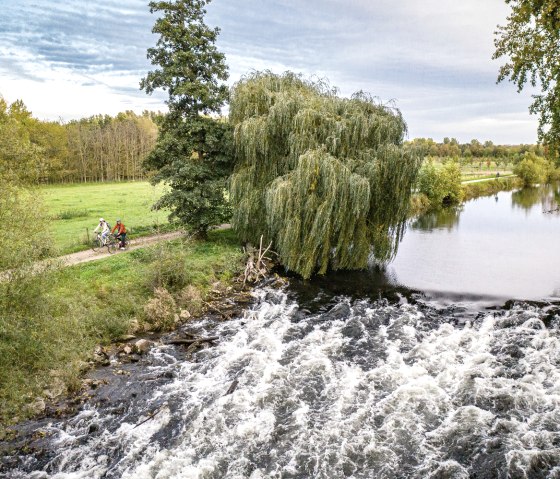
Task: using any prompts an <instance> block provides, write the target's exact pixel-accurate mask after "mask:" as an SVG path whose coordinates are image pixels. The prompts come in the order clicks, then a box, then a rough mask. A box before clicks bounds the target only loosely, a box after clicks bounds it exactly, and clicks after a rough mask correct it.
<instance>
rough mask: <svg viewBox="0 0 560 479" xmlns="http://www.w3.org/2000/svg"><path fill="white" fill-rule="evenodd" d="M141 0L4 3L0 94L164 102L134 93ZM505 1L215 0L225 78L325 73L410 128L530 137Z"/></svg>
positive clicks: (76, 108)
mask: <svg viewBox="0 0 560 479" xmlns="http://www.w3.org/2000/svg"><path fill="white" fill-rule="evenodd" d="M145 3H146V2H145V1H144V0H118V1H117V0H98V1H97V2H94V3H91V2H84V1H82V0H67V1H62V0H21V1H19V2H13V3H10V4H8V5H6V6H5V7H4V10H3V13H4V14H5V15H6V16H7V17H9V18H10V19H11V22H9V23H5V24H3V25H0V93H2V94H3V95H4V96H6V97H7V99H8V100H10V101H12V100H14V99H15V98H22V99H23V100H24V101H25V102H26V103H27V104H28V105H29V107H30V109H31V110H32V111H33V112H34V113H35V114H36V115H38V116H39V117H45V118H58V117H63V118H65V119H70V118H77V117H81V116H87V115H91V114H94V113H110V114H114V113H116V112H118V111H121V110H123V109H133V110H136V111H140V110H142V109H150V108H151V109H162V108H163V107H164V105H163V99H164V98H165V95H164V94H163V93H161V94H159V95H155V96H154V97H148V96H146V95H144V94H143V93H142V92H139V91H138V90H137V88H138V82H139V80H140V78H141V77H142V76H144V75H145V73H146V72H147V71H148V69H149V68H150V65H149V64H148V62H147V60H146V55H145V52H146V48H148V47H149V46H151V45H153V44H154V43H155V40H156V39H155V38H154V37H153V36H152V35H151V33H150V30H151V26H152V24H153V21H154V17H153V16H151V15H150V14H149V12H148V10H147V7H146V5H145ZM507 13H508V7H507V5H506V4H505V2H504V1H503V0H463V1H461V2H458V1H456V0H424V1H422V2H419V1H417V0H399V1H397V2H395V1H394V0H375V1H374V0H306V1H305V2H302V1H300V0H276V1H272V0H236V1H235V2H230V1H227V0H214V1H213V2H212V3H211V4H210V5H209V12H208V17H207V19H208V22H209V23H210V24H215V25H219V26H220V27H221V29H222V33H221V35H220V37H219V48H220V49H222V50H223V51H225V52H226V54H227V60H228V63H229V65H230V72H231V78H230V83H233V82H235V81H237V80H238V79H239V78H240V77H241V76H242V75H243V74H245V73H247V72H248V71H250V70H254V69H255V70H263V69H271V70H273V71H276V72H282V71H285V70H288V69H290V70H294V71H298V72H303V73H304V74H306V75H318V76H324V77H327V78H329V79H330V80H331V83H332V84H333V85H336V86H338V87H340V90H341V92H342V94H345V95H349V94H351V93H352V92H354V91H356V90H365V91H369V92H370V93H372V94H374V95H377V96H378V97H380V98H381V99H382V100H390V99H396V100H397V105H398V106H399V107H400V108H401V110H402V111H403V114H404V116H405V118H406V120H407V122H408V125H409V131H410V136H411V137H414V136H431V137H434V138H435V139H441V138H442V137H444V136H454V137H457V138H458V139H460V140H461V141H468V140H470V139H471V138H473V137H477V138H480V139H491V140H493V141H495V142H503V143H516V142H531V141H534V140H535V137H536V119H535V118H534V117H531V116H530V115H529V113H528V105H529V103H530V101H531V99H530V98H529V95H527V94H523V95H518V94H517V93H516V91H515V88H514V87H513V86H512V85H509V84H503V85H498V86H497V85H496V84H495V80H496V76H497V70H498V67H499V63H498V62H494V61H492V60H491V55H492V52H493V32H494V30H495V28H496V25H497V24H498V23H504V22H505V19H506V16H507Z"/></svg>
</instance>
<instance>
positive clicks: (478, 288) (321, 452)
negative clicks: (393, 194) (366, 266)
mask: <svg viewBox="0 0 560 479" xmlns="http://www.w3.org/2000/svg"><path fill="white" fill-rule="evenodd" d="M555 198H558V190H557V189H556V188H540V189H535V190H525V191H523V192H513V193H511V192H507V193H506V192H504V193H500V194H498V195H497V198H495V197H490V198H481V199H478V200H475V201H472V202H469V203H467V204H465V205H464V206H463V207H462V208H459V209H456V210H453V211H446V212H443V213H439V214H434V215H429V216H425V217H423V218H421V219H419V220H417V221H415V222H413V223H411V225H410V226H409V229H408V232H407V234H406V236H405V239H404V240H403V243H402V247H401V249H400V251H399V254H398V255H397V258H396V259H395V261H394V263H393V264H392V265H391V266H390V267H389V268H388V269H387V270H386V271H375V270H372V271H371V272H362V273H338V274H332V275H328V276H327V277H324V278H318V279H315V280H312V281H309V282H303V281H299V280H297V279H292V280H291V281H290V285H289V286H286V287H284V288H282V289H272V288H266V287H264V288H260V289H257V290H256V291H255V293H254V295H255V303H254V305H253V306H252V307H251V308H249V309H247V310H246V311H245V312H244V313H243V314H242V315H241V316H239V317H237V318H235V319H233V320H231V321H228V322H215V321H212V320H211V319H208V320H205V321H202V322H200V323H199V324H197V325H196V326H192V327H193V328H196V330H197V332H198V333H204V334H208V335H216V336H220V338H221V340H220V341H219V343H218V344H217V345H216V346H215V347H213V348H210V349H206V350H203V351H201V352H199V353H197V354H196V355H195V357H194V358H193V360H192V361H186V360H184V359H183V358H182V356H181V354H180V353H179V348H180V347H178V346H162V347H158V348H156V349H153V350H152V351H151V352H150V353H149V355H148V356H147V357H145V358H144V359H143V364H140V365H134V366H130V369H129V371H128V372H129V374H130V376H121V378H123V379H121V383H120V386H118V387H113V388H112V389H111V388H109V389H108V390H107V391H106V392H105V393H104V394H105V395H106V397H104V398H101V399H102V400H101V399H99V398H98V399H97V400H96V401H90V402H88V403H86V404H85V406H84V407H83V408H82V409H81V411H79V412H78V413H77V414H76V415H74V416H72V417H70V418H67V419H64V420H57V419H54V418H47V419H45V420H43V421H41V422H39V423H37V424H36V426H37V427H38V428H40V431H41V432H40V435H41V437H43V436H44V437H45V438H44V439H43V440H42V442H40V441H39V442H40V449H41V450H40V451H35V452H34V453H32V454H28V455H25V454H22V455H21V456H19V457H12V458H8V459H6V458H4V459H5V460H4V470H3V471H4V472H3V473H0V477H9V478H32V479H44V478H45V479H46V478H49V479H50V478H55V479H77V478H88V479H89V478H129V479H132V478H134V479H143V478H146V479H147V478H150V479H152V478H153V479H156V478H157V479H164V478H165V479H168V478H177V479H178V478H216V479H217V478H236V479H237V478H250V479H260V478H286V479H287V478H301V479H303V478H342V477H353V478H376V479H385V478H386V479H395V478H396V479H399V478H418V479H423V478H433V479H469V478H476V479H497V478H498V479H499V478H504V479H506V478H513V479H515V478H527V479H539V478H543V479H545V478H551V479H552V478H560V329H559V328H560V303H559V302H558V301H557V297H558V291H559V288H560V282H559V278H560V274H559V266H560V261H559V259H560V256H559V253H558V243H557V242H558V238H559V236H558V233H560V216H559V215H558V213H556V212H550V213H548V212H547V211H550V210H553V209H555V208H557V203H555V201H554V199H555ZM477 231H478V234H477ZM430 238H431V239H430ZM526 256H527V257H529V258H533V260H532V261H527V260H525V257H526ZM508 291H510V292H511V293H508ZM537 299H538V300H539V302H536V301H530V302H528V301H524V300H537ZM506 300H509V301H507V303H506ZM232 390H233V392H231V391H232ZM228 392H230V394H228ZM8 468H9V469H8ZM2 474H3V475H2Z"/></svg>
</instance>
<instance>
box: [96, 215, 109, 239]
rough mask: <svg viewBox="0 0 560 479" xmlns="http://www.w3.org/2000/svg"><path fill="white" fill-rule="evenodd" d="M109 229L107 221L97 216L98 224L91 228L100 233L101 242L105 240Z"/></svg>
mask: <svg viewBox="0 0 560 479" xmlns="http://www.w3.org/2000/svg"><path fill="white" fill-rule="evenodd" d="M110 231H111V227H110V226H109V223H107V222H106V221H105V220H104V219H103V218H99V224H98V225H97V226H96V227H95V229H94V230H93V232H94V233H101V241H102V242H103V244H105V242H106V241H107V236H108V235H109V232H110Z"/></svg>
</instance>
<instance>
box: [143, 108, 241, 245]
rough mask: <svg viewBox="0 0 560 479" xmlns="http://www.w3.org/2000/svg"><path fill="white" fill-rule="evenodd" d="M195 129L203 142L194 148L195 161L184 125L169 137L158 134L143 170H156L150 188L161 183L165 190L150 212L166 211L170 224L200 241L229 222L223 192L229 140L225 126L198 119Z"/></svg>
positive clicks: (228, 170)
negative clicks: (211, 230) (165, 184)
mask: <svg viewBox="0 0 560 479" xmlns="http://www.w3.org/2000/svg"><path fill="white" fill-rule="evenodd" d="M196 123H197V125H198V127H199V128H201V129H202V130H201V131H203V137H204V143H203V144H197V145H196V147H197V148H201V150H199V152H198V155H197V156H195V157H193V155H192V151H193V150H192V148H194V147H195V145H194V143H192V142H191V141H189V138H190V139H191V140H192V134H193V131H194V126H193V124H192V123H191V124H189V125H187V123H183V124H181V125H179V126H178V128H173V129H172V130H171V131H169V130H167V129H165V128H162V130H161V131H162V134H161V136H160V138H159V139H158V143H157V145H156V148H155V150H154V151H153V152H152V154H151V155H150V156H149V158H148V163H147V165H148V166H150V167H157V168H159V169H158V171H157V172H156V174H155V175H154V176H153V178H152V183H153V184H157V183H159V182H161V181H164V182H166V183H167V184H168V185H169V186H170V188H169V189H168V190H167V192H166V193H164V194H163V195H162V197H161V198H160V199H159V200H158V201H157V202H156V203H155V204H154V208H155V209H157V210H162V209H165V210H170V211H171V214H170V216H169V219H170V221H175V220H178V221H179V223H180V224H181V225H183V226H184V227H185V228H186V229H187V230H189V231H192V232H195V233H198V234H201V235H202V236H204V235H205V234H206V232H207V231H208V229H210V228H211V227H212V226H215V225H219V224H221V223H225V222H226V221H228V220H229V218H230V217H231V208H230V206H229V204H228V203H227V202H226V198H225V191H226V182H227V178H228V177H229V175H230V173H231V171H232V159H231V152H232V139H231V130H230V128H229V125H228V124H227V123H225V122H222V121H217V120H214V119H212V118H200V119H199V120H197V122H196ZM197 131H198V130H197ZM197 141H198V140H197Z"/></svg>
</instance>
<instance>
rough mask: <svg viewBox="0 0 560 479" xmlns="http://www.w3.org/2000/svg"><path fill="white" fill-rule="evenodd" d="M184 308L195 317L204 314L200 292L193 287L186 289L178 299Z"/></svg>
mask: <svg viewBox="0 0 560 479" xmlns="http://www.w3.org/2000/svg"><path fill="white" fill-rule="evenodd" d="M177 299H178V301H179V304H180V305H181V307H182V308H184V309H186V310H188V312H189V313H191V314H192V315H193V316H198V315H200V314H201V313H202V312H203V304H204V302H203V300H202V295H201V293H200V290H199V289H197V288H195V287H194V286H192V285H189V286H187V287H186V288H184V289H183V290H182V291H181V293H180V294H179V297H178V298H177Z"/></svg>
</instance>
